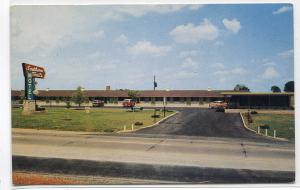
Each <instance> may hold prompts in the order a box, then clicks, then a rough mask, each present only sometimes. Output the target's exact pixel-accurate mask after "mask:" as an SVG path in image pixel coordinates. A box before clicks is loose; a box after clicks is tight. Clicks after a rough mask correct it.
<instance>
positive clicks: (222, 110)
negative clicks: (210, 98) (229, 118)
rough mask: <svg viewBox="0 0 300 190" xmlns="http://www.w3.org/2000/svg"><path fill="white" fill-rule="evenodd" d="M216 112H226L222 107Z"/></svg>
mask: <svg viewBox="0 0 300 190" xmlns="http://www.w3.org/2000/svg"><path fill="white" fill-rule="evenodd" d="M216 112H223V113H224V112H225V109H224V108H222V107H218V108H217V109H216Z"/></svg>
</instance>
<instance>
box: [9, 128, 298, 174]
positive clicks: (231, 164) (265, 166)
mask: <svg viewBox="0 0 300 190" xmlns="http://www.w3.org/2000/svg"><path fill="white" fill-rule="evenodd" d="M13 131H14V132H13V146H12V152H13V155H19V156H32V157H47V158H64V159H86V160H94V161H112V162H126V163H144V164H161V165H181V166H197V167H214V168H236V169H253V170H277V171H293V170H294V166H295V165H294V164H295V163H294V156H295V155H294V146H293V145H292V144H288V143H283V144H269V143H259V142H250V141H249V142H247V141H241V140H240V139H237V140H233V141H232V140H229V139H228V140H227V139H223V138H222V139H218V138H204V139H201V138H199V139H192V140H189V139H168V138H144V137H126V136H107V135H96V134H95V135H93V134H87V133H80V132H79V133H72V134H70V133H64V132H61V131H58V132H53V133H51V132H43V131H41V130H40V131H38V130H18V129H14V130H13Z"/></svg>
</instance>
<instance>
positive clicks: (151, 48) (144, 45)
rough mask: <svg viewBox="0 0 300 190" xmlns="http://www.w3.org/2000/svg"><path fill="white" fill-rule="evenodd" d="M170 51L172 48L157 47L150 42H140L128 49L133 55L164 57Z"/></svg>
mask: <svg viewBox="0 0 300 190" xmlns="http://www.w3.org/2000/svg"><path fill="white" fill-rule="evenodd" d="M170 51H171V47H170V46H157V45H154V44H152V43H151V42H149V41H140V42H137V43H136V44H135V45H133V46H131V47H129V48H128V52H129V53H130V54H133V55H146V54H151V55H154V56H162V55H165V54H167V53H168V52H170Z"/></svg>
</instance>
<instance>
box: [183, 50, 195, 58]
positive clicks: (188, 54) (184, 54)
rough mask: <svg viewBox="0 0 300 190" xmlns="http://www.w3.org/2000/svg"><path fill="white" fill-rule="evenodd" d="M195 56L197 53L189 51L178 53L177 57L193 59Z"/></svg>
mask: <svg viewBox="0 0 300 190" xmlns="http://www.w3.org/2000/svg"><path fill="white" fill-rule="evenodd" d="M196 55H197V51H195V50H190V51H181V52H180V53H179V57H181V58H185V57H194V56H196Z"/></svg>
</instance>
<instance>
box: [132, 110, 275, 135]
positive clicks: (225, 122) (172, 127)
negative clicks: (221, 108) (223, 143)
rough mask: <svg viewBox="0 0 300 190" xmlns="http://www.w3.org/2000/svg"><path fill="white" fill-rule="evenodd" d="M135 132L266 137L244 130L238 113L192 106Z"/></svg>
mask: <svg viewBox="0 0 300 190" xmlns="http://www.w3.org/2000/svg"><path fill="white" fill-rule="evenodd" d="M136 133H138V134H169V135H186V136H206V137H226V138H227V137H230V138H248V139H255V140H266V139H267V138H264V137H262V136H258V135H256V134H254V133H252V132H249V131H248V130H246V129H245V128H244V127H243V123H242V119H241V117H240V114H239V113H222V112H215V110H213V109H193V108H191V109H179V113H177V114H176V115H175V116H173V117H171V118H169V119H167V120H165V121H163V122H162V123H161V124H159V125H158V126H155V127H151V128H145V129H142V130H139V131H137V132H136ZM268 139H269V138H268Z"/></svg>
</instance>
